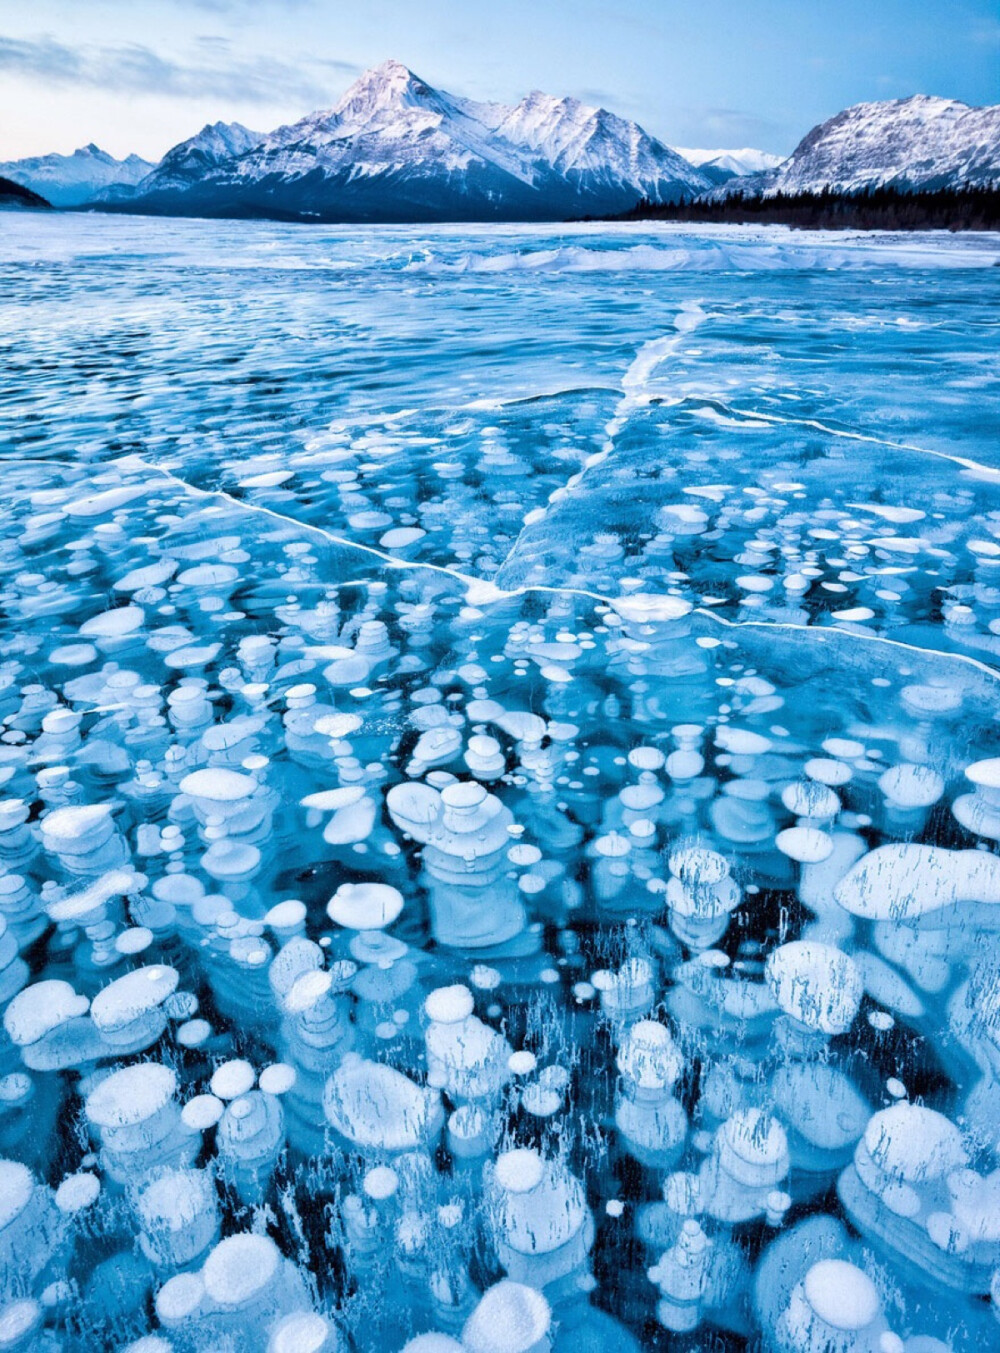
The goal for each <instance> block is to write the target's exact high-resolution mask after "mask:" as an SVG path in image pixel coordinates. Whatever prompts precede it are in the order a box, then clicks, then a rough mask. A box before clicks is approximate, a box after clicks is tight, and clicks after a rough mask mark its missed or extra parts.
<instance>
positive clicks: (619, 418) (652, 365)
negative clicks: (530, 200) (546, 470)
mask: <svg viewBox="0 0 1000 1353" xmlns="http://www.w3.org/2000/svg"><path fill="white" fill-rule="evenodd" d="M707 318H708V316H707V314H706V313H705V311H704V310H703V309H702V307H701V304H700V302H698V301H685V302H684V304H683V305H682V306H681V308H680V310H679V311H678V312H677V315H676V316H675V318H674V330H675V332H674V333H668V334H662V335H661V336H660V337H659V338H651V339H650V340H649V341H648V342H646V343H643V344H642V346H641V347H640V348H639V350H638V352H637V353H636V355H635V356H634V357H633V359H632V361H631V362H630V363H629V366H628V369H627V370H626V372H625V374H624V376H622V381H621V398H620V399H619V401H618V403H617V404H616V405H615V408H614V412H613V414H612V415H611V418H610V419H609V421H608V422H607V423H606V424H605V427H604V445H603V446H602V447H601V449H600V451H595V452H594V453H593V455H590V456H588V457H587V459H586V460H585V461H584V463H583V465H582V467H581V468H580V469H579V470H577V472H576V473H575V474H572V475H570V477H569V478H568V479H567V480H566V483H565V484H561V485H560V486H559V488H557V489H553V490H552V492H551V493H550V494H549V497H548V501H547V502H546V504H545V506H544V507H536V508H535V509H534V510H533V511H531V512H529V513H528V514H527V515H526V516H525V518H524V522H523V524H522V526H521V530H520V531H519V532H518V534H517V538H516V539H515V541H514V543H513V545H512V546H511V547H510V549H509V550H508V551H507V554H506V556H505V557H504V559H503V561H502V562H501V564H500V569H499V570H498V572H499V571H501V570H503V569H504V568H506V566H507V564H508V563H509V562H510V561H511V559H513V557H514V554H515V553H516V551H517V547H518V545H519V544H520V543H521V538H522V536H523V535H524V532H525V530H526V529H527V528H528V527H529V526H534V525H536V524H537V523H538V522H540V521H542V520H543V519H544V518H545V517H546V516H547V515H548V511H549V508H550V507H552V506H554V505H555V504H556V503H558V502H560V501H561V500H562V499H563V498H565V497H566V495H567V494H569V493H572V492H573V490H574V489H576V488H578V487H579V484H580V481H581V480H582V479H583V477H584V475H585V474H586V473H587V471H588V470H592V469H593V468H594V467H595V466H596V465H601V464H602V463H603V462H604V461H606V460H607V458H608V457H609V456H610V455H611V453H612V451H614V449H615V442H616V440H617V438H618V436H619V434H620V433H621V431H622V429H623V428H624V427H625V426H626V425H627V424H628V421H629V419H630V418H631V417H632V414H633V413H634V412H635V410H636V409H639V408H643V407H645V406H646V405H647V404H648V403H649V394H648V390H649V382H650V378H651V377H652V375H653V372H654V371H655V370H656V369H657V367H659V366H660V365H662V363H663V362H664V361H665V360H666V359H667V358H668V357H670V356H671V355H672V354H673V353H674V352H676V350H677V347H678V346H679V344H680V343H682V342H683V341H684V340H685V339H686V338H687V336H688V334H689V333H691V331H692V330H693V329H696V328H697V327H698V325H699V324H701V323H702V322H703V321H704V320H706V319H707Z"/></svg>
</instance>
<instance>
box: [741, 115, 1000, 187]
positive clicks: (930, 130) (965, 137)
mask: <svg viewBox="0 0 1000 1353" xmlns="http://www.w3.org/2000/svg"><path fill="white" fill-rule="evenodd" d="M989 184H1000V105H995V106H993V107H987V108H970V107H969V105H968V104H965V103H959V102H958V100H957V99H939V98H931V97H929V96H928V95H925V94H917V95H914V96H913V97H912V98H908V99H895V100H892V101H891V102H885V103H859V104H856V105H855V106H854V107H853V108H847V109H845V110H844V111H843V112H842V113H838V114H837V115H836V117H831V118H829V119H828V120H827V121H826V122H822V123H820V125H819V126H818V127H814V128H813V129H812V131H811V132H809V134H808V135H807V136H805V137H804V138H803V139H802V141H800V142H799V144H798V145H797V146H796V148H795V150H794V151H793V152H792V154H791V155H790V156H789V157H788V159H787V160H785V161H784V163H783V164H781V165H780V166H779V167H778V168H776V169H772V170H768V171H767V172H765V173H763V174H754V175H751V176H749V177H746V178H737V179H730V180H729V182H728V183H726V184H725V185H724V186H723V187H722V188H721V189H718V190H717V193H718V194H721V195H722V196H726V195H729V194H731V193H735V192H740V191H742V192H746V193H754V192H764V193H765V194H767V195H773V194H774V193H777V192H786V193H797V192H820V191H822V190H823V189H824V188H831V189H833V190H834V191H836V192H841V193H854V192H860V191H862V190H864V189H865V188H869V187H879V186H885V185H890V186H892V187H896V188H901V189H903V190H905V191H908V192H912V191H914V190H917V189H933V188H946V187H958V186H973V187H975V186H985V185H989Z"/></svg>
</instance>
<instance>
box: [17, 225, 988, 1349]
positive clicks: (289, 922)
mask: <svg viewBox="0 0 1000 1353" xmlns="http://www.w3.org/2000/svg"><path fill="white" fill-rule="evenodd" d="M998 264H1000V245H998V244H997V241H996V239H995V238H994V237H987V236H982V237H971V236H965V237H963V236H955V237H952V236H946V235H908V236H899V237H896V236H883V237H864V236H857V235H850V234H837V235H834V234H822V233H820V234H806V233H794V232H787V231H785V230H783V229H777V228H774V229H767V230H750V229H748V230H741V229H733V228H719V229H711V228H708V229H704V230H699V231H693V230H686V229H679V228H674V227H665V228H659V229H655V230H645V229H638V228H635V227H631V226H630V227H602V226H587V227H575V228H572V229H570V228H566V229H562V228H552V227H538V228H530V229H516V228H506V227H505V228H483V229H476V230H470V229H467V228H464V227H463V228H459V227H454V228H451V227H442V228H437V229H429V230H416V229H404V228H385V229H379V230H377V231H363V230H357V229H348V228H327V227H316V228H304V227H292V226H280V225H271V224H256V223H225V222H222V223H219V222H215V223H207V222H205V223H202V222H167V221H163V222H157V221H153V220H128V219H126V218H122V219H117V218H110V219H107V220H105V219H101V218H97V217H95V218H90V217H84V216H79V217H72V216H66V217H58V216H57V217H53V218H52V219H37V218H31V217H27V216H26V217H24V218H18V217H13V216H9V217H6V218H5V219H4V220H3V223H2V228H0V302H2V303H0V371H2V381H0V456H2V458H3V462H4V463H3V493H2V499H0V502H2V510H0V551H2V561H3V573H2V580H0V634H2V638H3V651H2V658H0V719H2V721H3V728H4V731H3V732H2V734H0V796H2V797H0V926H2V927H3V928H2V929H0V1008H3V1010H4V1033H3V1035H2V1036H0V1155H2V1156H3V1157H5V1158H6V1159H5V1160H4V1161H3V1162H0V1260H2V1263H0V1269H2V1274H0V1297H2V1299H3V1302H4V1303H6V1304H5V1305H4V1306H3V1307H2V1308H0V1337H2V1338H6V1337H7V1333H6V1332H7V1331H10V1332H12V1333H11V1336H10V1337H11V1338H12V1339H20V1340H21V1342H16V1341H15V1342H12V1343H10V1344H9V1346H10V1347H17V1348H20V1347H24V1348H29V1347H30V1348H36V1347H37V1348H43V1349H48V1350H55V1349H60V1348H61V1349H65V1350H67V1353H70V1351H75V1350H78V1349H80V1350H82V1349H91V1348H93V1349H98V1348H102V1349H103V1348H109V1349H117V1348H126V1347H129V1348H131V1347H133V1341H136V1340H139V1339H142V1338H144V1337H146V1338H148V1339H153V1342H152V1343H150V1342H147V1343H146V1344H140V1345H135V1346H136V1347H137V1348H142V1349H143V1350H144V1353H163V1350H165V1349H169V1348H176V1349H178V1350H186V1349H209V1348H212V1349H217V1348H227V1347H232V1348H234V1349H241V1350H242V1349H261V1350H267V1351H268V1353H279V1351H280V1353H297V1351H298V1350H313V1351H314V1353H318V1350H321V1349H333V1348H338V1347H343V1348H351V1347H353V1348H355V1349H357V1350H369V1349H371V1350H376V1349H377V1350H382V1349H386V1350H396V1349H400V1348H402V1347H403V1346H404V1345H405V1344H406V1342H407V1340H408V1339H411V1338H413V1337H415V1336H418V1335H423V1334H427V1333H428V1332H431V1331H437V1332H439V1334H440V1335H441V1338H442V1339H445V1336H447V1338H450V1339H451V1340H453V1341H458V1344H456V1343H455V1342H452V1343H448V1342H447V1340H446V1339H445V1342H440V1341H438V1342H434V1341H431V1342H430V1343H426V1344H424V1345H417V1350H419V1349H421V1348H422V1349H423V1353H442V1351H443V1350H445V1349H449V1348H450V1349H453V1350H454V1349H455V1348H456V1347H458V1346H459V1344H460V1346H461V1347H463V1348H465V1349H466V1350H467V1353H527V1350H529V1349H532V1350H533V1349H535V1348H536V1347H537V1348H538V1349H545V1348H549V1347H551V1348H553V1349H555V1350H556V1353H561V1350H563V1349H570V1348H573V1349H579V1348H585V1349H594V1350H597V1349H609V1350H611V1349H619V1348H628V1347H630V1346H631V1347H636V1346H638V1347H643V1348H661V1347H662V1348H666V1347H681V1348H687V1349H691V1350H695V1349H697V1350H701V1349H709V1348H713V1349H714V1348H724V1349H734V1350H735V1349H740V1348H744V1347H751V1348H767V1349H774V1350H783V1351H785V1353H791V1351H792V1350H799V1349H806V1350H814V1351H815V1353H827V1350H836V1353H899V1350H906V1351H907V1353H944V1350H947V1349H952V1350H954V1353H960V1351H961V1353H965V1350H974V1349H983V1348H987V1347H991V1346H996V1345H1000V1323H998V1322H997V1318H996V1317H997V1314H998V1310H997V1303H998V1302H1000V1277H998V1276H997V1275H998V1272H1000V1169H998V1156H1000V1129H998V1124H1000V1085H998V1083H997V1079H996V1076H997V1071H998V1069H1000V859H998V857H997V854H996V849H997V841H998V840H1000V729H998V726H997V716H998V710H1000V702H998V673H1000V452H998V439H997V432H998V427H1000V419H998V412H1000V372H998V362H997V352H998V338H1000V310H998V306H997V300H998V293H1000V271H998ZM7 1200H9V1201H7ZM498 1284H500V1285H499V1286H498ZM535 1292H537V1293H541V1296H540V1297H539V1296H533V1295H532V1294H533V1293H535ZM991 1292H992V1296H991ZM483 1293H485V1294H486V1295H485V1296H483V1295H482V1294H483ZM157 1339H159V1340H160V1341H162V1342H161V1343H156V1342H155V1340H157ZM630 1340H631V1341H633V1342H632V1343H631V1344H630V1342H629V1341H630ZM4 1346H5V1347H6V1346H8V1345H6V1344H5V1345H4Z"/></svg>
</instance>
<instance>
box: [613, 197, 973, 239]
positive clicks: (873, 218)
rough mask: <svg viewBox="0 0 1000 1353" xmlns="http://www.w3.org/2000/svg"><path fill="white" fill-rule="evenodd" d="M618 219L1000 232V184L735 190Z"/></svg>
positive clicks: (652, 206)
mask: <svg viewBox="0 0 1000 1353" xmlns="http://www.w3.org/2000/svg"><path fill="white" fill-rule="evenodd" d="M615 219H617V220H626V221H630V220H631V221H645V220H658V221H692V222H698V221H723V222H728V223H730V224H733V225H789V226H797V227H799V228H800V229H802V230H1000V188H935V189H933V190H931V191H921V192H904V191H903V190H902V189H899V188H891V187H885V188H867V189H865V190H864V191H862V192H857V193H838V192H835V191H833V190H832V189H830V188H824V189H823V190H822V192H818V193H782V192H779V193H774V194H773V195H770V196H766V197H765V196H764V194H763V193H750V194H748V193H744V192H738V193H734V194H733V195H732V196H731V197H725V198H722V199H721V200H716V201H712V200H705V199H703V198H696V197H688V198H682V199H681V200H680V201H677V202H651V201H649V200H648V199H644V200H643V201H641V202H638V203H637V204H636V205H635V206H634V207H633V208H632V209H631V210H630V211H627V212H624V213H623V214H622V215H621V216H618V217H616V218H615Z"/></svg>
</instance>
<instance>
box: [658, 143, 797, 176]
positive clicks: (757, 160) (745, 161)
mask: <svg viewBox="0 0 1000 1353" xmlns="http://www.w3.org/2000/svg"><path fill="white" fill-rule="evenodd" d="M674 150H676V151H677V154H678V155H680V156H682V157H683V158H684V159H685V160H687V161H688V163H689V164H693V165H694V166H695V168H696V169H700V170H701V172H702V173H703V174H706V175H707V176H708V177H709V178H710V179H712V180H713V182H715V183H725V182H727V181H728V180H729V179H733V178H737V177H738V176H742V175H746V174H760V173H763V172H764V170H766V169H776V168H777V167H778V165H779V164H781V162H782V160H783V158H784V157H783V156H781V155H771V154H770V153H769V152H768V151H766V150H754V149H752V148H751V147H750V146H744V148H743V149H742V150H692V149H690V148H687V147H684V146H674Z"/></svg>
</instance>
